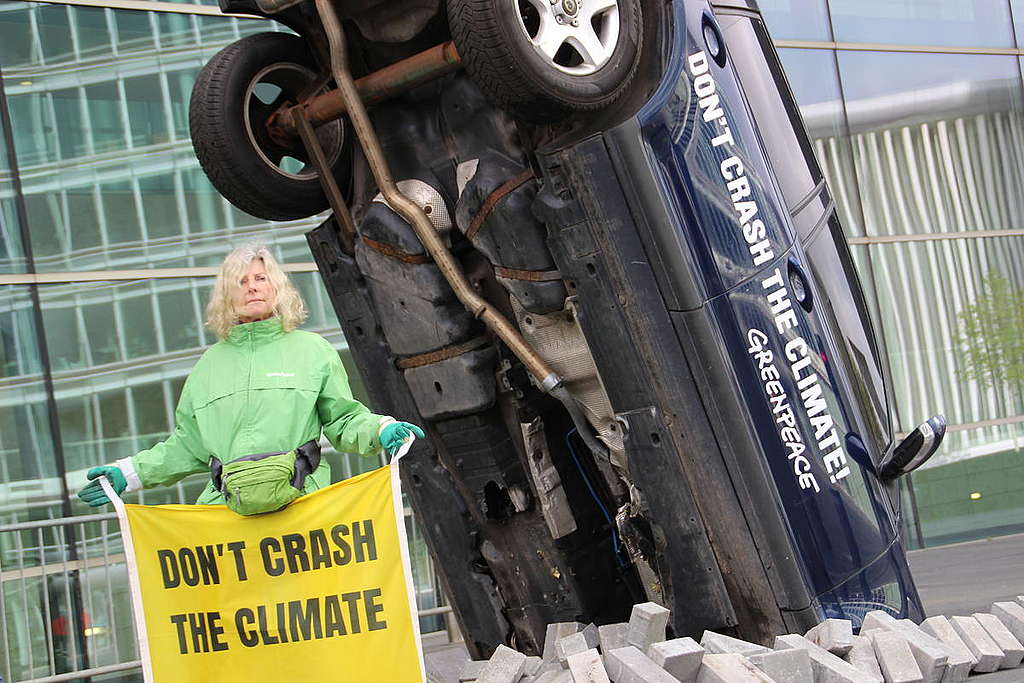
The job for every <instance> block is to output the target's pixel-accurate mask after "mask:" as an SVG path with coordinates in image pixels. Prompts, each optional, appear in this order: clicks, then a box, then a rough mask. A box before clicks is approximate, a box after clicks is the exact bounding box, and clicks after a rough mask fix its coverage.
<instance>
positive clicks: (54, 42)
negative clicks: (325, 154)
mask: <svg viewBox="0 0 1024 683" xmlns="http://www.w3.org/2000/svg"><path fill="white" fill-rule="evenodd" d="M280 28H283V27H280V26H279V25H278V24H276V23H275V22H272V21H267V20H260V19H251V20H246V19H236V18H229V17H219V16H197V15H187V14H180V13H155V12H140V11H133V10H113V9H101V8H91V7H79V6H67V5H48V4H31V3H15V2H12V3H4V4H0V58H2V62H0V63H2V64H3V67H4V72H3V73H4V78H5V88H6V92H7V95H8V108H9V110H10V113H11V120H12V127H13V137H14V139H15V145H16V147H17V154H18V164H19V167H20V170H21V172H22V185H23V193H24V197H25V204H26V209H27V213H28V226H29V231H30V233H31V236H32V241H33V252H34V256H35V257H36V268H37V270H40V271H60V270H105V269H130V268H139V267H164V268H172V267H181V266H183V267H189V266H196V265H208V264H210V262H211V261H215V262H219V257H220V256H221V255H222V252H223V251H224V250H225V245H226V244H232V243H237V242H241V241H244V240H246V239H249V238H251V236H255V234H256V232H257V231H259V232H260V233H262V235H261V236H263V235H266V237H265V239H267V241H271V242H273V241H278V240H295V241H296V242H304V240H303V239H302V233H303V232H304V231H306V230H308V229H310V228H311V227H313V226H314V225H315V223H316V219H312V220H307V221H296V222H292V223H288V224H283V225H282V226H280V227H277V226H274V227H271V226H270V225H269V224H268V223H267V222H266V221H263V220H260V219H256V218H254V217H252V216H248V215H246V214H244V213H242V212H240V211H238V210H237V209H235V208H234V207H232V206H230V205H229V204H228V203H227V202H226V201H225V200H224V199H222V198H221V197H220V196H219V195H218V194H217V193H216V191H215V190H214V189H213V188H212V186H211V185H210V183H209V181H208V180H207V179H206V176H205V175H204V174H203V173H202V171H201V170H200V169H199V164H198V161H197V160H196V158H195V155H194V153H193V151H192V146H191V144H190V141H189V132H188V105H189V97H190V94H191V91H192V85H193V83H194V82H195V79H196V75H197V74H198V72H199V69H200V68H201V67H202V65H203V64H204V63H205V61H206V60H207V59H208V58H209V57H210V56H212V54H213V53H214V52H215V51H216V50H218V49H220V48H222V47H224V46H225V45H227V44H228V43H230V42H233V41H234V40H237V39H238V38H239V37H240V36H242V35H247V34H250V33H254V32H262V31H275V30H279V29H280ZM2 180H3V173H2V169H0V181H2ZM10 196H11V193H10V192H9V191H8V192H6V193H5V192H4V187H3V186H2V185H0V208H3V209H4V211H3V212H2V213H0V216H2V217H3V218H4V223H3V230H4V233H3V234H4V238H5V239H4V244H3V247H4V248H6V249H7V251H8V252H9V253H15V251H14V247H15V246H16V245H15V244H13V242H14V240H13V239H11V237H12V236H13V235H14V234H15V233H13V232H11V230H12V226H14V225H16V223H14V222H13V221H11V220H8V215H9V214H11V215H12V212H11V211H9V210H7V207H6V206H3V202H5V201H6V200H7V198H8V197H10ZM196 233H206V234H207V235H208V239H205V240H201V241H197V242H191V243H190V245H189V248H188V249H185V248H184V244H185V236H186V235H193V234H196ZM8 243H10V244H8ZM18 253H20V252H18ZM3 258H4V255H3V254H2V253H0V269H2V268H3ZM304 260H308V256H307V257H306V259H304ZM12 267H13V266H12Z"/></svg>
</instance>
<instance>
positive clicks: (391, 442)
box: [380, 422, 426, 455]
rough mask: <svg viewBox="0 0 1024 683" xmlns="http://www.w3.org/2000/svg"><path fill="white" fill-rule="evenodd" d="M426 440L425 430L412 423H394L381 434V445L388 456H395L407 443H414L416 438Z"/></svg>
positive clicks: (388, 425)
mask: <svg viewBox="0 0 1024 683" xmlns="http://www.w3.org/2000/svg"><path fill="white" fill-rule="evenodd" d="M417 436H418V437H419V438H421V439H422V438H424V437H425V436H426V434H424V433H423V430H422V429H420V428H419V427H417V426H416V425H414V424H412V423H410V422H392V423H390V424H387V425H385V426H384V429H382V430H381V432H380V445H381V446H383V447H384V450H385V451H387V454H388V455H394V454H395V453H397V452H398V449H399V448H401V447H402V444H404V443H405V442H406V441H413V440H414V439H415V438H416V437H417Z"/></svg>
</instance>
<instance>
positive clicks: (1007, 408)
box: [869, 237, 1024, 432]
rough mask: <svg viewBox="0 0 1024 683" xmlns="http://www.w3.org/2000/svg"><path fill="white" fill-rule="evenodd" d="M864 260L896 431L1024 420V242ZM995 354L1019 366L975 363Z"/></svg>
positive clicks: (886, 251)
mask: <svg viewBox="0 0 1024 683" xmlns="http://www.w3.org/2000/svg"><path fill="white" fill-rule="evenodd" d="M869 254H870V256H869V258H870V263H871V271H870V272H871V275H872V278H873V279H874V281H875V288H876V291H877V296H878V306H879V312H880V316H881V320H882V334H883V335H884V336H885V340H886V344H885V346H886V350H887V352H888V354H889V361H890V363H889V364H890V368H891V373H892V382H891V384H892V389H893V395H894V401H893V407H894V409H895V411H896V415H897V417H898V419H899V423H898V426H897V431H902V432H907V431H909V430H910V429H912V428H913V427H914V426H916V425H917V424H918V423H920V422H921V421H923V420H924V419H926V418H927V417H929V416H931V415H933V414H935V413H938V412H942V413H944V414H945V415H946V417H947V419H948V420H949V423H950V424H951V425H958V424H966V423H971V422H977V421H980V420H990V419H994V418H1002V417H1012V416H1015V415H1024V391H1022V389H1024V382H1022V380H1021V379H1020V377H1021V375H1020V374H1015V373H1024V367H1022V362H1021V361H1020V358H1022V357H1024V356H1022V355H1021V354H1020V352H1019V351H1015V345H1017V344H1019V343H1020V342H1019V340H1020V339H1024V310H1022V309H1024V238H1020V237H1002V238H990V239H959V240H941V241H929V242H910V243H897V244H874V245H871V246H870V247H869ZM1000 282H1002V283H1004V285H1003V286H999V284H998V283H1000ZM971 307H975V309H978V308H980V309H981V312H980V314H979V315H972V313H971V312H970V311H971ZM972 318H973V319H972ZM978 329H988V330H1001V332H999V333H998V334H995V333H987V332H982V333H979V332H978V331H977V330H978ZM995 352H998V353H1001V354H1003V357H1004V358H1008V359H1013V358H1016V359H1017V361H1016V362H1012V363H1005V362H996V363H989V364H984V363H982V364H981V365H980V366H979V365H978V364H977V363H976V362H974V360H976V359H977V358H978V357H981V358H983V359H984V358H985V357H986V356H987V355H989V353H995Z"/></svg>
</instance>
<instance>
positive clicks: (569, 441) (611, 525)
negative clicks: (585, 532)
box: [565, 427, 626, 567]
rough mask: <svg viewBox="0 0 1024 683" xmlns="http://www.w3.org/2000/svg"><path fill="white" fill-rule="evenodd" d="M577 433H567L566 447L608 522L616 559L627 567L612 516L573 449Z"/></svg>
mask: <svg viewBox="0 0 1024 683" xmlns="http://www.w3.org/2000/svg"><path fill="white" fill-rule="evenodd" d="M577 433H578V432H577V430H576V428H575V427H573V428H572V429H570V430H569V431H568V432H566V434H565V445H566V446H568V448H569V454H570V455H571V456H572V461H573V462H574V463H576V469H578V470H579V471H580V474H581V475H583V483H584V484H586V485H587V490H588V491H590V495H591V497H593V499H594V502H595V503H597V507H598V508H600V510H601V514H603V515H604V519H605V521H606V522H608V527H609V528H610V529H611V532H612V548H613V549H614V550H615V559H616V560H618V562H619V566H620V567H625V566H626V563H625V562H623V561H622V555H621V553H620V551H619V533H618V530H617V529H616V528H615V522H613V521H612V518H611V515H609V514H608V509H607V508H606V507H605V506H604V503H603V502H601V498H600V497H599V496H598V495H597V491H595V490H594V487H593V486H592V485H591V484H590V477H588V476H587V472H586V470H584V469H583V465H582V464H581V463H580V459H579V458H578V457H576V449H575V448H573V447H572V439H571V438H570V437H572V435H573V434H577Z"/></svg>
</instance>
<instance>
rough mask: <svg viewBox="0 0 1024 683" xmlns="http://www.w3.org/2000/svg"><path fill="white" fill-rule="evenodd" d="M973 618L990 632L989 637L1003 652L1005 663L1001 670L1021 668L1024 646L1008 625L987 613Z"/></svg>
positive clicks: (979, 613) (978, 613)
mask: <svg viewBox="0 0 1024 683" xmlns="http://www.w3.org/2000/svg"><path fill="white" fill-rule="evenodd" d="M971 616H973V617H974V618H975V619H976V620H977V621H978V623H979V624H981V626H982V628H984V629H985V630H986V631H988V635H989V637H991V638H992V640H993V641H995V644H996V647H998V648H999V649H1000V650H1002V651H1003V662H1002V664H1000V665H999V668H1000V669H1016V668H1017V667H1018V666H1020V663H1021V660H1024V645H1021V642H1020V641H1019V640H1017V639H1016V638H1015V637H1014V636H1013V634H1012V633H1010V629H1008V628H1006V624H1004V623H1003V622H1002V621H1000V620H999V617H997V616H996V615H994V614H988V613H987V612H985V613H983V612H975V613H974V614H972V615H971Z"/></svg>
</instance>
